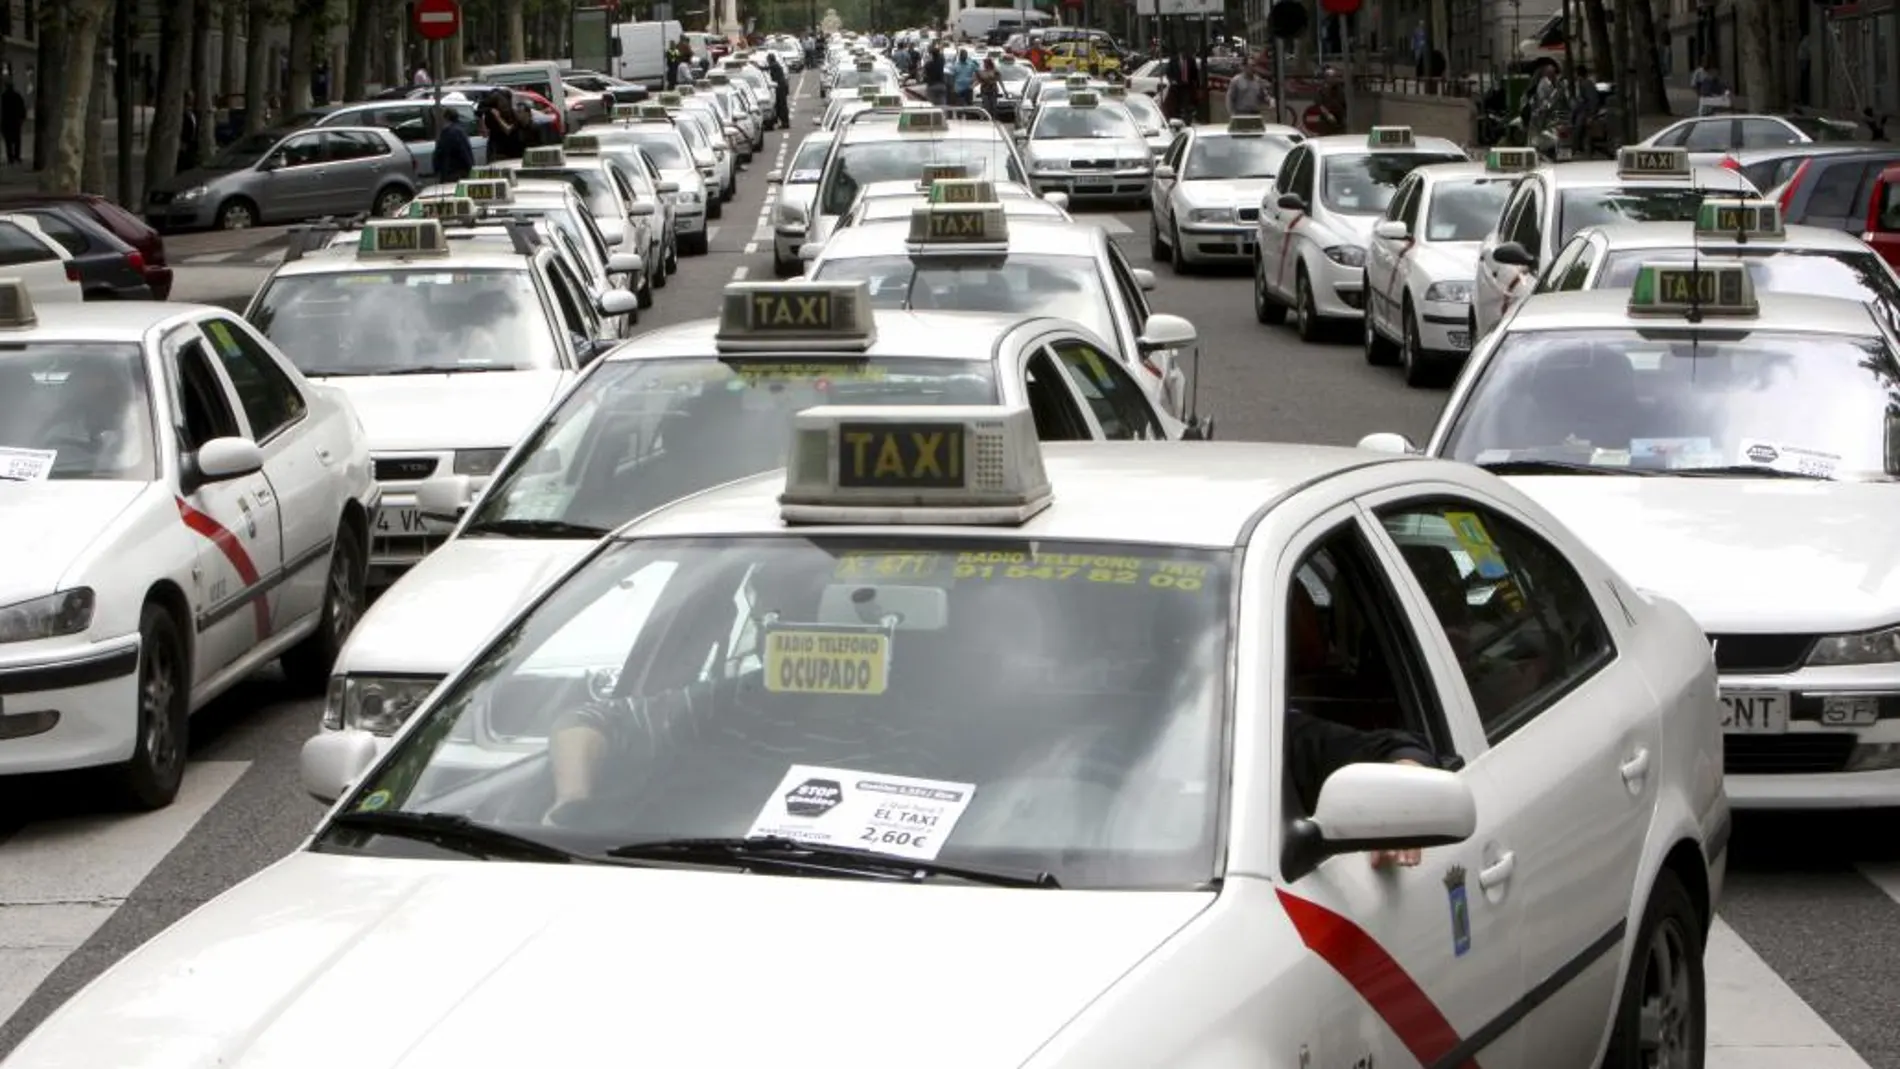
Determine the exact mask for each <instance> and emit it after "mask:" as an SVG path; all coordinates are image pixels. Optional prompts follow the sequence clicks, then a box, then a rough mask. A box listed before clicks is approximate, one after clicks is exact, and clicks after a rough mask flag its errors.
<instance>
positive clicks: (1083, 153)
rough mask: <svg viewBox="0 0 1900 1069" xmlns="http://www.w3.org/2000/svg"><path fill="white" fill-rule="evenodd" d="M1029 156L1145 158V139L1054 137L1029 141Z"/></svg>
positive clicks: (1041, 158) (1146, 153) (1095, 158)
mask: <svg viewBox="0 0 1900 1069" xmlns="http://www.w3.org/2000/svg"><path fill="white" fill-rule="evenodd" d="M1028 148H1029V156H1030V158H1032V159H1038V160H1068V159H1076V160H1105V159H1110V158H1114V159H1130V160H1132V159H1136V158H1140V159H1147V158H1148V157H1149V155H1151V153H1149V151H1148V143H1147V142H1146V141H1127V140H1123V139H1122V138H1119V137H1056V138H1050V139H1049V140H1047V141H1031V142H1029V145H1028Z"/></svg>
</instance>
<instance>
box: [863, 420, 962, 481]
mask: <svg viewBox="0 0 1900 1069" xmlns="http://www.w3.org/2000/svg"><path fill="white" fill-rule="evenodd" d="M839 433H840V435H841V436H842V444H843V445H844V447H845V452H844V455H843V456H841V457H839V460H840V465H839V468H840V470H839V472H838V477H839V481H840V484H841V485H844V486H887V487H889V486H916V487H951V486H962V485H963V482H964V474H963V431H962V428H953V427H946V426H943V425H941V424H926V425H917V424H912V425H906V426H877V427H865V426H863V425H859V426H857V427H853V426H850V425H846V426H844V427H843V428H841V429H840V431H839Z"/></svg>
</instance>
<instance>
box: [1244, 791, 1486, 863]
mask: <svg viewBox="0 0 1900 1069" xmlns="http://www.w3.org/2000/svg"><path fill="white" fill-rule="evenodd" d="M1477 828H1478V804H1477V801H1476V800H1475V799H1474V798H1473V797H1472V795H1471V788H1470V787H1468V786H1466V785H1465V781H1464V780H1462V779H1459V778H1458V775H1457V773H1454V772H1446V771H1444V770H1443V769H1437V768H1420V767H1418V766H1416V765H1400V764H1383V763H1367V764H1354V765H1347V766H1345V767H1344V768H1341V769H1340V770H1339V771H1337V772H1334V773H1333V774H1332V775H1331V776H1328V777H1327V778H1326V782H1325V784H1324V785H1323V786H1321V787H1320V790H1319V804H1318V805H1317V806H1315V807H1314V810H1313V815H1312V816H1311V817H1309V818H1307V819H1304V820H1299V821H1296V822H1294V826H1293V830H1292V832H1291V834H1290V835H1289V836H1288V837H1287V846H1286V853H1285V855H1284V856H1283V857H1282V859H1281V868H1282V870H1283V873H1282V874H1283V875H1284V876H1285V878H1286V879H1287V880H1288V881H1292V880H1297V879H1299V878H1300V877H1301V876H1304V875H1305V874H1306V873H1308V872H1311V871H1312V870H1313V869H1314V868H1316V867H1318V865H1319V863H1320V862H1322V861H1324V860H1326V859H1327V858H1329V857H1332V856H1334V855H1336V854H1356V853H1363V852H1366V851H1371V850H1410V849H1422V848H1424V847H1430V846H1449V845H1451V844H1453V843H1461V842H1464V841H1465V840H1466V839H1469V838H1471V836H1472V834H1473V833H1475V832H1476V831H1477Z"/></svg>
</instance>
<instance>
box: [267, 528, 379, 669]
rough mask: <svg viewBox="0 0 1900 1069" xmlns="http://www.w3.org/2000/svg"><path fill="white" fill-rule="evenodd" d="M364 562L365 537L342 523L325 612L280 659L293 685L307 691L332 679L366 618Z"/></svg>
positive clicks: (327, 578)
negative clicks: (338, 661)
mask: <svg viewBox="0 0 1900 1069" xmlns="http://www.w3.org/2000/svg"><path fill="white" fill-rule="evenodd" d="M364 563H365V562H364V559H363V542H362V539H361V538H359V537H358V536H357V534H356V532H355V531H353V530H352V529H351V528H350V525H349V524H347V523H345V524H340V525H338V527H337V529H336V542H335V544H334V545H332V546H331V547H330V569H329V571H328V572H327V573H326V574H325V575H324V579H323V613H322V616H321V617H320V618H319V619H318V620H317V629H316V630H315V631H312V632H311V633H310V634H309V636H307V637H306V638H305V639H304V640H303V641H302V642H299V643H297V644H296V645H295V646H292V647H291V648H290V649H288V650H285V651H284V655H283V657H281V658H279V663H281V664H282V665H283V666H284V675H285V676H287V677H289V679H290V683H291V685H292V686H294V687H296V688H297V689H298V690H300V691H302V692H304V693H306V694H309V693H314V692H316V691H320V690H322V689H323V687H324V685H325V684H326V683H328V682H329V679H330V669H331V668H332V667H334V666H335V665H336V659H337V655H338V654H340V653H342V652H343V644H344V643H345V642H347V641H349V638H350V632H351V631H352V630H354V629H355V627H356V622H357V621H358V620H360V619H362V618H363V606H364V603H365V602H366V601H367V600H368V592H367V590H366V585H365V584H366V582H367V576H368V569H367V568H365V567H364Z"/></svg>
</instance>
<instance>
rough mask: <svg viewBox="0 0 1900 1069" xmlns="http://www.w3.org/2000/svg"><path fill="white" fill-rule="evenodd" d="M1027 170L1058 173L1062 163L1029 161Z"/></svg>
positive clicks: (1057, 161) (1056, 161)
mask: <svg viewBox="0 0 1900 1069" xmlns="http://www.w3.org/2000/svg"><path fill="white" fill-rule="evenodd" d="M1029 169H1030V170H1032V171H1060V170H1061V169H1062V161H1061V160H1030V161H1029Z"/></svg>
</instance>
